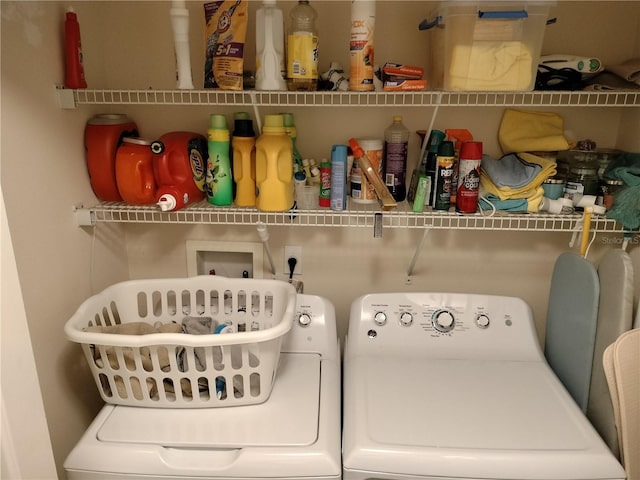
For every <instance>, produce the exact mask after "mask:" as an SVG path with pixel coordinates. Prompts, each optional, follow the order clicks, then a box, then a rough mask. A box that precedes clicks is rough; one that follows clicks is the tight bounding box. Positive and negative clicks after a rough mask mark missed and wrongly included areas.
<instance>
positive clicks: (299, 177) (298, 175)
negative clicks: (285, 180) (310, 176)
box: [293, 171, 307, 182]
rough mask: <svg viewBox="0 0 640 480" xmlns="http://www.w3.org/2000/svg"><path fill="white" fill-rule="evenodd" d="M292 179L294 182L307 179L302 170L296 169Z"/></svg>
mask: <svg viewBox="0 0 640 480" xmlns="http://www.w3.org/2000/svg"><path fill="white" fill-rule="evenodd" d="M293 179H294V180H295V181H296V182H304V181H305V180H306V179H307V176H306V175H305V174H304V172H302V171H298V172H296V173H295V174H294V175H293Z"/></svg>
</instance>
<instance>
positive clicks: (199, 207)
mask: <svg viewBox="0 0 640 480" xmlns="http://www.w3.org/2000/svg"><path fill="white" fill-rule="evenodd" d="M80 210H81V211H82V213H83V215H82V216H80V215H79V216H78V218H83V219H85V220H84V221H79V223H80V224H81V225H95V224H96V223H104V222H106V223H109V222H110V223H153V224H161V223H171V224H209V225H256V224H257V223H258V222H262V223H265V224H267V225H274V226H300V227H317V226H321V227H372V228H373V227H374V225H376V222H382V226H383V228H433V229H442V230H447V229H450V230H509V231H534V232H562V231H564V232H574V231H578V230H580V229H581V228H582V215H581V214H579V213H576V214H573V215H554V214H546V213H536V214H532V213H522V214H514V213H511V214H507V213H500V212H499V213H497V214H495V215H493V216H490V215H489V214H480V213H476V214H470V215H466V214H465V215H462V214H458V213H455V212H440V211H428V212H423V213H414V212H412V211H411V209H410V208H409V206H408V205H407V204H406V202H401V203H400V204H399V205H398V208H397V209H395V210H391V211H385V212H381V211H380V209H379V207H378V205H377V204H354V203H351V204H350V205H349V209H348V210H345V211H333V210H330V209H328V208H327V209H325V208H323V209H316V210H294V211H288V212H261V211H259V210H257V209H255V208H239V207H215V206H213V205H210V204H209V203H207V202H206V200H203V201H201V202H199V203H195V204H192V205H189V206H187V207H185V208H183V209H181V210H177V211H173V212H161V211H160V210H159V209H158V208H157V207H156V206H155V205H150V206H131V205H128V204H125V203H118V202H105V203H100V204H98V205H96V206H94V207H91V208H88V209H80ZM77 213H78V212H77ZM87 219H88V220H87ZM591 231H595V232H611V233H623V232H624V231H625V230H624V228H623V226H622V225H620V224H619V223H618V222H616V221H615V220H612V219H609V218H606V217H603V216H593V217H592V220H591Z"/></svg>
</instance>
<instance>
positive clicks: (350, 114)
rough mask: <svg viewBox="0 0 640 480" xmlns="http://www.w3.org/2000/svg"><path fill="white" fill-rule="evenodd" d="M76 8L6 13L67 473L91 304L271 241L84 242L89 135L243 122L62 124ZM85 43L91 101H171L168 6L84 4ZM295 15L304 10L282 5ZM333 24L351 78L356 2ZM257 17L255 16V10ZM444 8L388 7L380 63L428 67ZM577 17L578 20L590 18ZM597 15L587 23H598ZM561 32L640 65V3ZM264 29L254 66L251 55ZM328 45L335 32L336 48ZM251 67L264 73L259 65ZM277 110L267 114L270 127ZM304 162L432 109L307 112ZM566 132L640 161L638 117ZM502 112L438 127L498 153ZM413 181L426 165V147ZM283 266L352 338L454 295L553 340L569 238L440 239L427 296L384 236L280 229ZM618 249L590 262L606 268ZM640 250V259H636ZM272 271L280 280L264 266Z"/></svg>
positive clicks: (17, 212) (462, 116) (8, 136)
mask: <svg viewBox="0 0 640 480" xmlns="http://www.w3.org/2000/svg"><path fill="white" fill-rule="evenodd" d="M67 3H68V2H61V3H59V2H7V1H2V2H0V8H1V10H2V30H1V34H2V44H1V45H2V52H1V54H2V55H1V56H2V80H1V82H2V83H1V88H2V103H1V115H2V116H1V121H2V123H1V126H2V143H1V155H2V157H1V158H2V189H3V191H4V195H5V202H6V207H7V219H8V221H9V226H10V229H11V235H12V239H13V245H14V249H15V255H16V263H17V268H18V271H19V276H20V282H21V287H22V292H23V295H24V303H25V309H26V313H27V319H28V323H29V328H30V332H31V338H32V343H33V348H34V355H35V358H36V365H37V368H38V374H39V379H40V383H41V388H42V392H43V400H44V405H45V409H46V413H47V418H48V423H49V430H50V432H51V439H52V444H53V449H54V455H55V459H56V462H57V466H58V471H59V472H62V462H63V460H64V458H65V456H66V454H67V453H68V451H69V450H70V449H71V447H72V446H73V444H74V443H75V442H76V441H77V440H78V438H79V437H80V435H81V433H82V431H83V430H84V429H85V428H86V426H87V424H88V422H89V421H90V419H91V418H92V417H93V415H94V414H95V413H96V412H97V409H98V408H99V405H100V403H101V402H100V401H99V399H98V397H97V392H96V390H95V388H94V387H93V385H92V383H91V380H90V379H89V378H88V372H87V369H86V367H85V365H84V360H83V359H81V358H80V352H79V349H78V348H77V346H75V345H72V344H70V342H68V341H67V340H66V339H65V338H64V336H63V332H62V328H63V325H64V322H65V321H66V319H67V318H69V316H70V315H71V313H72V312H73V311H74V310H75V308H76V307H77V305H78V304H79V303H80V302H81V301H82V300H84V299H85V298H87V297H88V296H89V295H91V293H92V292H95V291H99V290H101V289H102V288H103V287H104V286H106V285H108V284H111V283H114V282H117V281H120V280H123V279H125V278H128V277H132V278H141V277H147V276H161V277H165V276H173V275H184V274H186V259H185V241H186V240H187V239H207V240H246V241H252V242H255V241H258V237H257V234H256V232H255V229H254V228H253V227H250V226H242V227H228V226H175V225H159V226H150V225H138V226H136V225H131V226H126V227H124V226H120V225H108V224H100V225H99V226H98V227H97V228H96V229H93V230H92V229H82V228H78V227H77V226H76V224H75V221H74V216H73V213H72V206H73V205H76V204H79V203H84V204H86V205H91V204H92V203H94V202H95V197H94V196H93V193H92V192H91V189H90V186H89V182H88V178H87V174H86V168H85V165H84V153H83V148H82V135H83V130H84V125H85V122H86V120H87V119H88V118H89V117H90V116H91V115H93V114H94V113H97V112H114V111H124V112H125V113H127V114H129V115H130V116H131V117H132V118H134V119H135V120H136V121H137V122H138V125H139V126H140V128H141V131H142V134H143V135H144V136H147V137H149V138H153V137H155V136H158V135H160V134H162V133H164V132H167V131H170V130H174V129H189V130H195V131H201V132H204V131H205V129H206V125H207V118H208V115H209V114H211V113H218V112H219V113H225V114H227V115H230V114H231V113H232V112H233V111H236V110H239V109H233V108H219V107H215V106H211V107H189V108H186V107H153V106H151V107H127V108H120V107H117V106H115V107H114V106H105V107H104V108H103V107H96V106H91V107H83V108H79V109H75V110H62V109H60V108H59V107H58V105H57V103H56V96H55V92H54V85H55V84H59V83H61V82H62V80H63V51H62V19H63V17H64V9H65V6H66V4H67ZM72 3H73V5H74V8H75V9H76V11H77V12H78V16H79V19H80V23H81V29H82V40H83V47H84V54H85V68H86V73H87V80H88V82H89V85H90V87H91V88H127V89H128V88H149V87H153V88H173V86H174V82H175V77H174V63H173V48H172V43H171V36H170V23H169V19H168V14H167V12H168V5H169V4H168V2H135V3H132V2H72ZM278 3H279V4H281V5H282V6H284V7H285V8H290V6H291V5H292V4H293V3H292V2H282V3H281V2H278ZM313 4H314V6H316V7H317V8H318V10H319V12H320V21H319V29H320V32H321V42H322V44H321V45H322V46H321V57H320V58H321V69H322V68H326V67H327V66H328V63H329V61H330V60H337V61H340V62H342V63H343V65H345V66H346V63H347V58H348V57H347V53H346V49H345V45H346V41H347V40H346V39H347V35H346V32H347V30H346V23H345V22H346V18H348V7H347V5H346V3H345V2H337V1H335V2H313ZM256 5H257V2H252V3H251V8H252V9H255V8H256ZM434 5H435V3H434V2H412V1H409V2H388V1H387V2H379V10H378V12H379V13H378V16H379V21H378V27H377V28H378V30H377V33H378V34H377V39H378V41H377V52H376V55H377V59H378V61H379V62H383V61H394V62H405V63H417V64H419V65H425V66H426V65H428V63H427V62H428V54H427V39H426V36H425V32H419V31H418V30H417V23H418V22H419V21H420V20H421V19H422V18H424V16H426V15H427V14H428V13H429V12H430V11H431V10H432V8H430V7H433V6H434ZM189 9H190V11H191V16H192V17H191V18H192V20H191V26H192V35H191V36H192V57H191V58H192V64H193V71H194V80H195V83H196V85H199V84H200V82H201V78H202V65H201V62H200V61H199V59H200V58H201V51H202V48H201V46H202V28H203V27H202V23H203V22H202V18H201V11H202V2H200V1H198V2H189ZM576 12H580V14H577V13H576ZM585 12H586V13H585ZM553 14H556V15H557V16H558V18H559V22H558V24H557V25H555V26H553V27H549V29H548V31H547V39H546V41H545V45H544V50H545V53H550V52H552V51H558V50H562V51H564V52H565V53H576V54H591V55H596V56H600V57H602V60H603V61H604V62H605V63H606V62H617V61H621V60H623V59H624V58H627V57H630V56H632V55H634V54H636V55H637V54H639V53H640V47H639V43H640V37H639V36H638V35H639V33H638V32H639V31H640V28H639V27H640V25H639V23H638V22H639V21H640V2H580V4H578V3H577V2H564V3H562V4H561V5H560V6H558V7H556V8H554V9H553ZM252 27H253V24H252V23H250V27H249V31H250V34H249V37H248V47H247V56H248V57H249V58H251V57H252V55H253V50H252V38H253V35H252V33H251V32H252ZM327 32H330V33H329V34H328V33H327ZM247 66H249V67H251V66H253V62H252V61H251V60H248V62H247ZM278 110H279V109H276V108H272V109H263V110H261V114H262V115H263V114H265V113H269V112H270V111H278ZM292 111H293V112H294V114H295V116H296V122H297V125H298V129H299V139H300V140H299V146H300V150H301V151H302V153H303V155H305V156H308V157H312V156H313V157H316V158H321V157H323V156H328V154H329V149H330V146H331V144H333V143H342V142H344V141H345V139H346V138H348V137H349V136H360V135H381V134H382V131H383V130H384V128H385V127H386V126H387V124H389V123H390V121H391V116H392V115H394V114H397V113H400V114H402V115H403V116H404V121H405V123H406V125H407V127H408V128H410V129H411V130H412V131H415V130H417V129H425V128H427V127H428V125H429V121H430V119H431V115H432V113H433V111H432V109H430V108H414V107H411V108H403V109H399V108H398V109H396V108H372V109H357V108H308V107H300V108H296V109H294V110H292ZM556 111H558V112H559V113H561V114H562V115H563V116H564V117H565V122H566V128H567V129H568V130H570V131H572V132H574V134H575V135H576V136H578V137H579V138H587V137H588V138H592V139H594V140H596V141H597V142H598V143H599V145H601V146H611V147H613V146H618V147H620V148H626V149H629V150H635V151H640V139H639V138H638V135H637V131H638V125H639V124H640V118H639V117H640V115H639V114H638V109H635V110H632V109H630V108H629V107H626V108H608V109H597V108H572V109H557V110H556ZM501 113H502V110H501V109H499V108H495V107H492V108H478V107H470V108H457V107H456V108H448V109H445V108H443V109H441V110H440V111H439V112H438V116H437V118H436V123H435V124H434V126H435V127H436V128H450V127H466V128H469V129H471V130H472V131H473V132H474V134H475V136H476V138H478V139H480V140H482V141H483V142H485V144H486V147H487V151H488V153H491V154H498V153H499V152H498V147H497V143H496V139H495V132H496V129H497V126H498V125H499V119H500V116H501ZM410 149H411V152H410V167H411V166H413V164H414V163H415V162H416V160H417V136H416V135H412V140H411V144H410ZM270 233H271V240H270V245H271V249H272V251H273V254H274V257H275V262H276V266H277V267H278V269H279V270H281V269H282V264H283V259H282V249H283V247H284V246H285V245H301V246H302V247H303V262H304V264H303V267H304V269H303V273H304V275H303V276H302V279H303V280H304V282H305V291H306V292H308V293H315V294H320V295H324V296H326V297H328V298H329V299H331V300H332V301H333V302H334V303H335V304H336V307H337V311H338V316H339V321H340V329H339V330H340V333H341V334H343V333H344V332H345V330H346V322H347V316H348V309H349V304H350V302H351V300H353V299H354V298H355V297H356V296H358V295H360V294H363V293H367V292H372V291H397V290H407V289H408V290H450V291H471V292H485V293H496V294H505V295H517V296H521V297H523V298H525V299H526V300H527V301H528V302H530V303H531V305H532V306H533V308H534V312H535V314H536V321H537V328H538V333H539V336H540V338H541V339H542V338H543V335H544V319H545V316H546V302H547V295H548V284H549V279H550V275H551V270H552V267H553V262H554V261H555V258H556V257H557V255H558V254H559V253H561V252H562V251H566V250H568V249H569V246H568V242H569V239H570V236H569V235H568V234H566V233H561V234H547V233H534V232H521V233H500V232H472V231H468V232H467V231H434V232H431V233H430V234H429V235H428V237H427V239H426V241H425V244H424V248H423V251H422V252H421V256H420V258H419V261H418V263H417V265H416V270H415V273H414V279H413V284H412V285H410V286H407V285H406V284H405V280H406V278H405V277H406V269H407V267H408V265H409V262H410V260H411V256H412V255H413V252H414V249H415V247H416V245H417V243H418V241H419V239H420V236H421V234H422V232H420V231H417V230H415V231H414V230H411V231H403V230H391V229H388V230H385V231H384V232H383V237H382V238H381V239H374V238H373V235H372V232H371V231H370V230H368V229H360V228H284V227H273V228H270ZM605 243H606V241H605V239H604V238H601V237H598V239H597V240H596V244H595V246H594V249H593V250H592V253H591V255H590V259H592V260H593V261H594V262H596V263H597V261H598V259H599V258H600V256H601V254H602V252H603V248H605ZM637 253H638V248H637V247H635V246H634V250H633V251H632V254H633V255H634V256H635V257H637ZM265 267H266V266H265Z"/></svg>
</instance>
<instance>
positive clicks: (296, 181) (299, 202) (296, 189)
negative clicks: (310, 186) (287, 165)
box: [293, 171, 308, 210]
mask: <svg viewBox="0 0 640 480" xmlns="http://www.w3.org/2000/svg"><path fill="white" fill-rule="evenodd" d="M306 185H307V181H306V175H305V174H304V172H302V171H299V172H296V173H294V174H293V198H294V200H295V202H296V207H297V208H298V210H306V209H307V208H308V206H307V205H306V202H305V189H304V188H305V186H306Z"/></svg>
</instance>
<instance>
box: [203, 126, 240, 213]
mask: <svg viewBox="0 0 640 480" xmlns="http://www.w3.org/2000/svg"><path fill="white" fill-rule="evenodd" d="M207 143H208V150H209V160H208V162H207V180H206V186H205V191H206V193H207V201H208V202H209V203H211V204H212V205H217V206H227V205H231V204H232V203H233V178H232V176H231V159H230V158H229V130H228V129H227V119H226V117H225V116H224V115H211V118H210V125H209V131H208V141H207Z"/></svg>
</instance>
